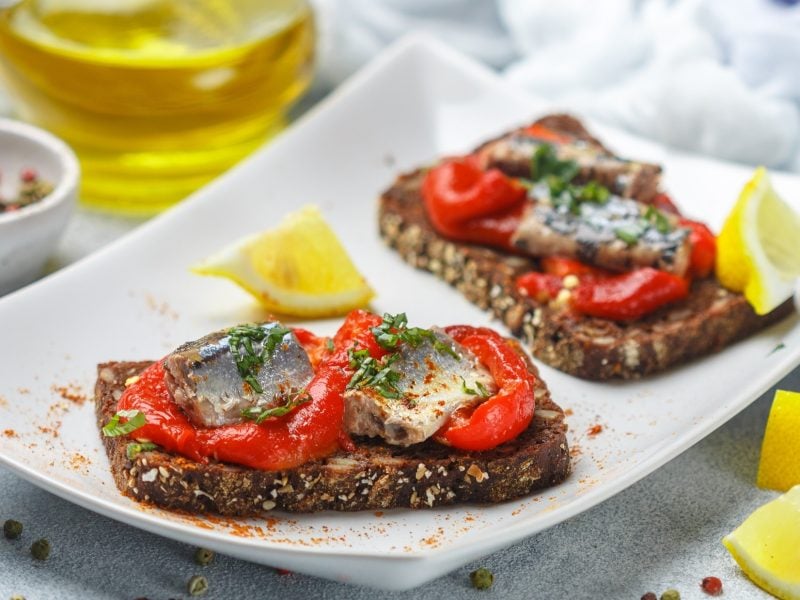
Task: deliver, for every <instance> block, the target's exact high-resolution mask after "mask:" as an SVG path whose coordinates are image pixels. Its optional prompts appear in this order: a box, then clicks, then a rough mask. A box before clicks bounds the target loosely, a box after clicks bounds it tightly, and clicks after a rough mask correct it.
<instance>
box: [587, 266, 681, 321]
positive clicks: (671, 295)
mask: <svg viewBox="0 0 800 600" xmlns="http://www.w3.org/2000/svg"><path fill="white" fill-rule="evenodd" d="M688 295H689V283H688V282H687V281H686V280H685V279H683V278H681V277H678V276H677V275H673V274H671V273H667V272H665V271H659V270H657V269H653V268H650V267H645V268H642V269H637V270H635V271H631V272H630V273H624V274H622V275H615V276H613V277H609V278H607V279H601V280H594V281H585V282H581V283H580V284H579V285H578V287H577V288H575V289H574V290H573V291H572V307H573V308H574V309H575V310H577V311H578V312H581V313H583V314H586V315H590V316H592V317H601V318H603V319H612V320H615V321H627V320H634V319H639V318H641V317H643V316H645V315H646V314H648V313H650V312H653V311H654V310H656V309H657V308H659V307H661V306H663V305H665V304H668V303H670V302H675V301H676V300H681V299H683V298H685V297H686V296H688Z"/></svg>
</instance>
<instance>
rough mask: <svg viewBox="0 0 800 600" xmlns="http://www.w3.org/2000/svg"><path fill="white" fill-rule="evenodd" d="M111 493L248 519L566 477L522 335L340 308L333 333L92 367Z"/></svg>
mask: <svg viewBox="0 0 800 600" xmlns="http://www.w3.org/2000/svg"><path fill="white" fill-rule="evenodd" d="M95 400H96V413H97V421H98V425H99V427H100V428H101V431H102V435H103V440H104V443H105V446H106V450H107V452H108V456H109V459H110V462H111V469H112V472H113V475H114V479H115V481H116V483H117V486H118V487H119V489H120V490H121V491H122V492H123V493H125V494H127V495H129V496H131V497H133V498H136V499H138V500H142V501H147V502H151V503H154V504H156V505H159V506H163V507H167V508H176V509H184V510H188V511H191V512H206V511H214V512H218V513H221V514H224V515H237V516H244V515H254V514H258V513H260V512H263V511H264V510H272V509H278V510H287V511H298V512H310V511H320V510H329V509H330V510H342V511H353V510H365V509H385V508H392V507H411V508H424V507H433V506H440V505H447V504H454V503H460V502H500V501H504V500H507V499H510V498H514V497H518V496H521V495H525V494H528V493H530V492H532V491H533V490H536V489H539V488H543V487H547V486H550V485H554V484H556V483H558V482H560V481H562V480H563V479H564V478H565V477H566V476H567V474H568V472H569V469H570V459H569V452H568V448H567V441H566V436H565V432H566V424H565V423H564V414H563V412H562V410H561V409H560V408H559V407H558V406H557V405H555V404H554V403H553V402H552V400H551V399H550V394H549V392H548V390H547V387H546V386H545V384H544V383H543V382H542V380H541V378H539V377H538V374H537V372H536V368H535V367H534V366H533V364H532V363H531V362H530V360H529V359H528V357H527V355H526V354H525V352H524V351H523V350H522V349H521V347H520V346H519V344H518V343H517V342H516V341H514V340H510V339H506V338H504V337H502V336H500V335H499V334H498V333H496V332H494V331H492V330H490V329H486V328H478V327H470V326H465V325H456V326H451V327H444V328H441V329H439V328H433V329H421V328H418V327H409V326H408V324H407V322H406V317H405V315H403V314H399V315H384V316H383V317H379V316H377V315H375V314H371V313H369V312H365V311H361V310H357V311H353V312H352V313H350V315H349V316H348V317H347V319H346V320H345V321H344V323H343V325H342V326H341V328H340V329H339V330H338V331H337V333H336V334H335V335H334V336H333V337H332V338H323V337H317V336H315V335H314V334H312V333H311V332H309V331H307V330H304V329H299V328H294V329H292V328H287V327H284V326H283V325H281V324H280V323H279V322H276V321H271V322H267V323H261V324H257V325H240V326H236V327H233V328H231V329H229V330H226V331H220V332H216V333H212V334H210V335H208V336H206V337H204V338H202V339H199V340H197V341H193V342H188V343H186V344H184V345H183V346H181V347H180V348H178V349H177V350H175V351H174V352H172V353H171V354H169V355H167V356H166V357H164V358H162V359H160V360H158V361H155V362H113V363H106V364H101V365H99V366H98V379H97V386H96V396H95Z"/></svg>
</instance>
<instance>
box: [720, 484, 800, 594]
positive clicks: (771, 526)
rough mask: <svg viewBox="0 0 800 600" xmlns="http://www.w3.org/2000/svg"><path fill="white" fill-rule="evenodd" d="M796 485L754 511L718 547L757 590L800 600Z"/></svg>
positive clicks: (799, 515)
mask: <svg viewBox="0 0 800 600" xmlns="http://www.w3.org/2000/svg"><path fill="white" fill-rule="evenodd" d="M798 540H800V486H795V487H793V488H792V489H791V490H789V491H788V492H787V493H785V494H784V495H783V496H780V497H778V498H776V499H775V500H773V501H772V502H769V503H767V504H765V505H764V506H762V507H761V508H758V509H756V510H755V512H753V514H751V515H750V516H749V517H747V519H745V521H744V523H742V524H741V525H739V527H738V528H737V529H735V530H734V531H733V533H731V534H729V535H726V536H725V538H724V539H723V540H722V544H723V545H724V546H725V547H726V548H727V549H728V552H730V553H731V555H732V556H733V558H734V559H735V560H736V562H737V563H739V566H740V567H741V568H742V570H743V571H744V572H745V573H746V574H747V576H748V577H749V578H750V579H752V580H753V581H754V582H755V583H756V584H757V585H758V586H759V587H761V588H763V589H765V590H766V591H768V592H769V593H770V594H772V595H773V596H777V597H778V598H782V599H783V600H800V567H798V565H800V543H798Z"/></svg>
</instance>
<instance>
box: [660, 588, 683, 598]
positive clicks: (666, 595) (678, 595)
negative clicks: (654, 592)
mask: <svg viewBox="0 0 800 600" xmlns="http://www.w3.org/2000/svg"><path fill="white" fill-rule="evenodd" d="M661 600H681V593H680V592H679V591H678V590H674V589H672V588H670V589H668V590H667V591H666V592H664V593H663V594H661Z"/></svg>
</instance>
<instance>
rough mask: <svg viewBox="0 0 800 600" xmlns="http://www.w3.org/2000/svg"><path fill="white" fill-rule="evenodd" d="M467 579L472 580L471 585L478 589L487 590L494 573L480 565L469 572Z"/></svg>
mask: <svg viewBox="0 0 800 600" xmlns="http://www.w3.org/2000/svg"><path fill="white" fill-rule="evenodd" d="M469 580H470V581H471V582H472V587H474V588H477V589H479V590H488V589H489V588H490V587H492V584H493V583H494V575H492V572H491V571H490V570H489V569H484V568H483V567H481V568H480V569H478V570H477V571H473V572H472V573H470V574H469Z"/></svg>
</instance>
